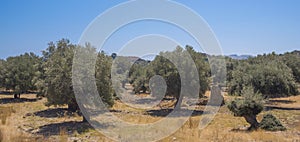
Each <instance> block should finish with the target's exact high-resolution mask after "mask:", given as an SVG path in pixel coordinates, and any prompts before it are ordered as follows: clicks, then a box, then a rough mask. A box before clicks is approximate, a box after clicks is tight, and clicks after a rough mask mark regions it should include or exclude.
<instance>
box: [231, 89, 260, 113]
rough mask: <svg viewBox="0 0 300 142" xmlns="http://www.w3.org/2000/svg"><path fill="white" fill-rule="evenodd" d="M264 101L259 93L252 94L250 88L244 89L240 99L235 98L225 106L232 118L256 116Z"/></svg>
mask: <svg viewBox="0 0 300 142" xmlns="http://www.w3.org/2000/svg"><path fill="white" fill-rule="evenodd" d="M263 103H264V99H263V97H262V95H261V94H260V93H254V91H253V88H252V87H244V89H243V90H242V98H235V99H234V100H232V101H230V102H229V103H228V105H227V107H228V109H229V110H230V111H231V112H233V114H234V116H239V117H242V116H246V115H255V116H256V115H257V114H259V113H260V112H261V111H262V110H263Z"/></svg>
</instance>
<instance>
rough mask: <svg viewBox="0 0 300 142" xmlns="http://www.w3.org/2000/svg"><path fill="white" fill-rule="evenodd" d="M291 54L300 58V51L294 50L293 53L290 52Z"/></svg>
mask: <svg viewBox="0 0 300 142" xmlns="http://www.w3.org/2000/svg"><path fill="white" fill-rule="evenodd" d="M292 54H296V55H299V56H300V51H299V50H295V51H293V52H292Z"/></svg>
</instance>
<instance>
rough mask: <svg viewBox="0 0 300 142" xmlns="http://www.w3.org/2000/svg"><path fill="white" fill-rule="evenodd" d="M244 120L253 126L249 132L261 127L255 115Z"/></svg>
mask: <svg viewBox="0 0 300 142" xmlns="http://www.w3.org/2000/svg"><path fill="white" fill-rule="evenodd" d="M244 118H245V119H246V121H247V122H248V123H249V124H250V125H251V126H250V127H249V128H248V130H256V129H257V128H258V126H259V123H258V122H257V120H256V116H255V115H245V116H244Z"/></svg>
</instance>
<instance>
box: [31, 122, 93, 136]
mask: <svg viewBox="0 0 300 142" xmlns="http://www.w3.org/2000/svg"><path fill="white" fill-rule="evenodd" d="M89 129H93V127H92V126H91V125H90V124H89V123H88V122H76V121H70V122H62V123H55V124H48V125H44V126H40V127H39V129H38V131H37V132H35V134H37V135H42V136H44V137H49V136H53V135H60V134H61V133H62V132H64V133H66V134H68V135H71V134H73V133H74V132H75V131H76V132H78V133H79V134H82V133H85V132H87V131H88V130H89Z"/></svg>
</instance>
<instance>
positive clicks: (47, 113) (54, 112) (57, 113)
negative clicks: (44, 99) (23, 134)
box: [33, 108, 76, 118]
mask: <svg viewBox="0 0 300 142" xmlns="http://www.w3.org/2000/svg"><path fill="white" fill-rule="evenodd" d="M33 114H34V115H35V116H39V117H44V118H56V117H64V116H74V115H75V114H76V113H74V112H70V111H68V109H67V108H53V109H46V110H42V111H38V112H35V113H33Z"/></svg>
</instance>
